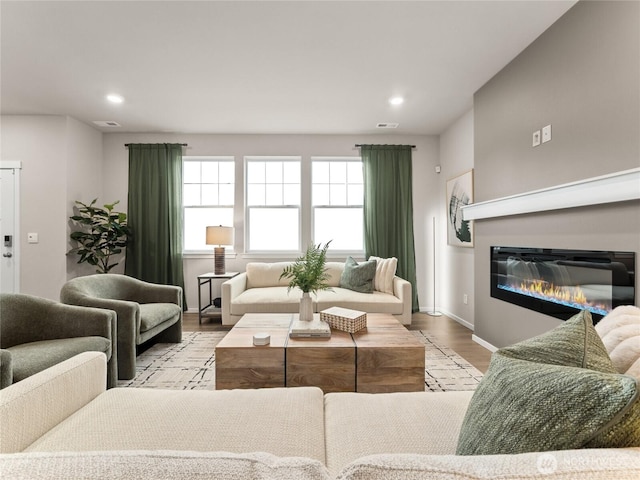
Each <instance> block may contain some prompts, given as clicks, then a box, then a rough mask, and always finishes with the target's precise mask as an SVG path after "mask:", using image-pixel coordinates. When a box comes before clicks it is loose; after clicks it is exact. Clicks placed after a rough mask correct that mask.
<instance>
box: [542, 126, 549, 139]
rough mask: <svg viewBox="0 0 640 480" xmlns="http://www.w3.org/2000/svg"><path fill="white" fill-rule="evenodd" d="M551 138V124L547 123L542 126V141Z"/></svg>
mask: <svg viewBox="0 0 640 480" xmlns="http://www.w3.org/2000/svg"><path fill="white" fill-rule="evenodd" d="M550 140H551V125H547V126H546V127H543V128H542V143H547V142H548V141H550Z"/></svg>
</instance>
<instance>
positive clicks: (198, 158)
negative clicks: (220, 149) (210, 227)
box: [182, 155, 236, 257]
mask: <svg viewBox="0 0 640 480" xmlns="http://www.w3.org/2000/svg"><path fill="white" fill-rule="evenodd" d="M190 161H192V162H229V163H232V164H233V170H234V177H233V178H234V181H233V189H234V194H233V198H234V203H232V204H230V205H226V204H225V205H221V204H219V203H218V204H215V205H212V204H207V205H184V204H183V205H182V218H183V223H184V219H185V218H186V210H187V209H193V208H229V209H231V212H232V215H231V216H232V218H235V198H236V195H235V191H236V182H235V178H236V177H235V169H236V160H235V157H234V156H232V155H188V156H183V157H182V162H183V168H184V163H186V162H190ZM185 184H186V183H185V181H184V179H183V181H182V186H183V189H184V186H185ZM200 184H201V185H202V184H203V183H202V182H201V183H200ZM206 184H209V183H206ZM218 185H220V182H218ZM230 226H234V225H230ZM185 228H186V225H183V228H182V234H183V236H186V233H187V232H186V230H185ZM204 234H205V232H202V235H203V236H204ZM182 254H183V255H185V256H191V257H200V256H203V255H205V256H207V257H209V256H212V255H213V246H212V247H211V249H206V250H187V249H185V248H184V245H183V251H182ZM230 255H232V256H233V255H235V251H234V246H233V245H229V246H226V247H225V256H227V257H229V256H230Z"/></svg>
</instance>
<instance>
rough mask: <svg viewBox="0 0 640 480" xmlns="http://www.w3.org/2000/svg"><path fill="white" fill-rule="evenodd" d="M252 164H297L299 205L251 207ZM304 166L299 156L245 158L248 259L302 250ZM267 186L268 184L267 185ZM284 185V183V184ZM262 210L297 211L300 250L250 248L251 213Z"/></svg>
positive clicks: (245, 215) (245, 240)
mask: <svg viewBox="0 0 640 480" xmlns="http://www.w3.org/2000/svg"><path fill="white" fill-rule="evenodd" d="M251 162H296V163H298V165H299V166H300V178H299V182H298V184H299V185H300V197H299V198H298V204H297V205H293V204H284V203H283V204H281V205H271V204H266V203H265V205H249V163H251ZM302 170H303V165H302V157H301V156H299V155H291V156H274V155H262V156H258V155H250V156H245V157H244V218H245V222H244V225H245V235H244V252H245V254H246V257H249V258H250V257H251V256H265V257H269V256H274V257H283V256H290V255H291V254H298V253H299V252H300V250H301V245H302V229H303V226H302V222H303V218H302V197H303V195H304V193H303V192H302V184H303V176H304V173H303V171H302ZM265 185H266V183H265ZM283 185H284V182H283ZM261 208H272V209H278V208H282V209H296V210H297V212H298V239H297V243H298V248H297V249H293V250H264V249H261V250H258V249H251V248H250V242H249V239H250V236H251V222H250V221H249V218H250V213H251V210H252V209H261ZM274 234H277V231H274Z"/></svg>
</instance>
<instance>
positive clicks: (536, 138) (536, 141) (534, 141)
mask: <svg viewBox="0 0 640 480" xmlns="http://www.w3.org/2000/svg"><path fill="white" fill-rule="evenodd" d="M538 145H540V130H536V131H535V132H533V139H532V141H531V146H532V147H537V146H538Z"/></svg>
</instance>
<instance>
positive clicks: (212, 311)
mask: <svg viewBox="0 0 640 480" xmlns="http://www.w3.org/2000/svg"><path fill="white" fill-rule="evenodd" d="M238 273H239V272H225V273H220V274H216V273H212V272H210V273H203V274H202V275H198V325H200V324H202V319H203V318H209V317H215V316H218V315H222V309H221V308H217V307H215V306H214V305H213V293H212V291H213V288H212V285H211V281H212V280H228V279H230V278H233V277H235V276H236V275H238ZM207 284H208V285H209V303H207V304H206V305H204V306H203V305H202V286H203V285H207Z"/></svg>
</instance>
